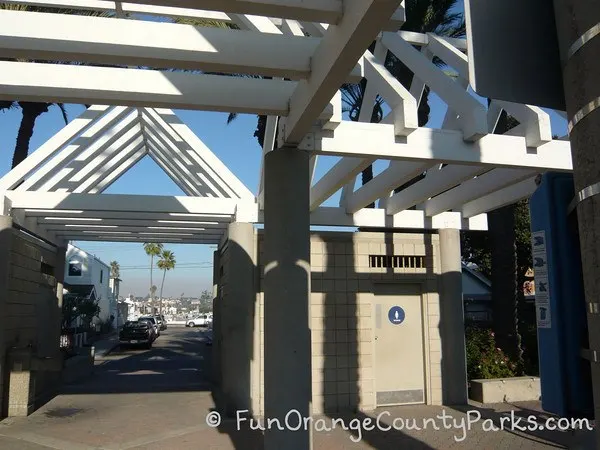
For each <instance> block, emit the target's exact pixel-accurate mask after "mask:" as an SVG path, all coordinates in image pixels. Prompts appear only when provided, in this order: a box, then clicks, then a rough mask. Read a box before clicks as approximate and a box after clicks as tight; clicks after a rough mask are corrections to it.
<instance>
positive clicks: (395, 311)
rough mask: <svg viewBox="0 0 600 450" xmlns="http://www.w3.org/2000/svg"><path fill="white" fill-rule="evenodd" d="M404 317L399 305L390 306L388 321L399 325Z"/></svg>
mask: <svg viewBox="0 0 600 450" xmlns="http://www.w3.org/2000/svg"><path fill="white" fill-rule="evenodd" d="M404 317H405V314H404V310H403V309H402V308H400V307H399V306H392V307H391V308H390V311H389V312H388V319H390V322H392V323H393V324H394V325H400V324H401V323H402V322H404Z"/></svg>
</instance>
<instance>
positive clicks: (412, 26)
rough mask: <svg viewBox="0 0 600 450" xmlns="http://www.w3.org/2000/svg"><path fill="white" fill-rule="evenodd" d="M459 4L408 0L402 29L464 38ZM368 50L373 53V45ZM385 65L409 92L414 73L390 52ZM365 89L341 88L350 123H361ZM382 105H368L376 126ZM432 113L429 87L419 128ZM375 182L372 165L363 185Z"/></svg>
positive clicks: (453, 0) (450, 0)
mask: <svg viewBox="0 0 600 450" xmlns="http://www.w3.org/2000/svg"><path fill="white" fill-rule="evenodd" d="M457 3H458V0H406V22H405V23H404V24H403V25H402V27H401V28H400V29H401V30H403V31H413V32H418V33H435V34H437V35H439V36H447V37H454V38H460V37H464V36H465V34H466V26H465V21H464V17H463V14H462V13H461V12H457V11H455V8H456V6H457ZM369 50H370V51H371V52H373V50H374V45H373V44H372V45H371V47H370V49H369ZM434 63H436V64H437V65H439V66H441V65H443V63H442V62H441V61H440V60H439V59H437V58H436V59H434ZM385 66H386V68H387V69H388V70H389V71H390V73H391V74H392V75H394V77H395V78H396V79H397V80H398V81H400V83H402V85H403V86H404V87H406V88H407V89H410V85H411V83H412V80H413V76H414V75H413V73H412V71H411V70H410V69H408V67H406V66H405V65H404V64H403V63H402V62H401V61H400V60H399V59H398V58H397V57H396V56H395V55H394V54H392V53H391V52H387V56H386V58H385ZM366 86H367V81H366V80H364V79H363V80H362V81H361V83H359V84H344V85H343V86H342V102H343V109H344V111H345V112H347V113H348V114H349V117H350V120H355V121H356V120H358V116H359V114H360V110H361V108H362V106H363V105H362V101H363V95H364V92H365V89H366ZM382 103H383V100H382V99H381V98H380V97H378V98H377V99H376V103H375V104H374V105H372V106H371V105H367V106H368V107H373V113H372V114H371V122H375V123H377V122H380V121H381V120H382V119H383V110H382V108H381V105H382ZM429 112H430V107H429V87H427V86H426V87H425V90H424V92H423V96H422V98H421V101H420V103H419V110H418V116H419V126H420V127H422V126H425V125H426V124H427V122H428V121H429ZM423 176H424V174H422V175H419V176H418V177H416V178H415V179H414V180H411V181H409V182H408V183H406V184H405V185H403V186H400V187H398V188H396V189H395V190H394V192H399V191H400V190H402V189H404V188H405V187H407V186H408V185H410V184H412V183H414V182H416V181H418V180H419V179H421V178H422V177H423ZM372 179H373V166H369V167H367V168H366V169H365V170H364V171H363V172H362V184H363V185H364V184H366V183H368V182H369V181H371V180H372ZM374 206H375V205H374V204H371V205H369V207H371V208H373V207H374Z"/></svg>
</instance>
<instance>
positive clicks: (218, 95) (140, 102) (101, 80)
mask: <svg viewBox="0 0 600 450" xmlns="http://www.w3.org/2000/svg"><path fill="white" fill-rule="evenodd" d="M296 85H297V83H296V82H294V81H279V80H265V79H255V78H239V77H227V76H220V75H197V74H190V73H178V72H161V71H156V70H139V69H120V68H112V67H87V66H71V65H64V64H63V65H61V64H39V63H26V62H12V61H0V98H1V99H5V100H21V101H43V102H62V103H79V104H89V103H101V104H111V105H125V106H151V107H159V108H160V107H174V108H180V109H204V110H208V111H221V112H240V113H250V114H266V115H287V114H288V101H289V98H290V96H291V94H292V93H293V91H294V89H295V87H296ZM223 92H227V95H223ZM317 115H318V114H317Z"/></svg>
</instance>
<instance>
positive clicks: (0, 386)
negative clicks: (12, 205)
mask: <svg viewBox="0 0 600 450" xmlns="http://www.w3.org/2000/svg"><path fill="white" fill-rule="evenodd" d="M11 244H12V218H11V217H8V216H0V255H2V256H1V257H0V317H8V311H7V308H8V306H7V302H6V299H7V297H8V291H9V286H8V282H9V271H10V258H9V257H8V256H9V255H10V252H11ZM5 332H6V330H5V327H3V326H0V418H2V417H4V416H6V415H7V412H8V407H7V402H8V399H7V398H4V392H6V389H5V386H6V385H7V383H8V382H9V380H8V369H7V367H6V336H5Z"/></svg>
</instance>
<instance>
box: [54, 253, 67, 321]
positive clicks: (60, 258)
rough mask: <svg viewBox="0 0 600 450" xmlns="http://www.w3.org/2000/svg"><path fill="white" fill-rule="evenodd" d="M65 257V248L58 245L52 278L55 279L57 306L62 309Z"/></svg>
mask: <svg viewBox="0 0 600 450" xmlns="http://www.w3.org/2000/svg"><path fill="white" fill-rule="evenodd" d="M66 258H67V249H66V248H65V247H58V248H57V249H56V266H55V267H54V278H55V279H56V300H57V301H58V307H59V308H61V310H62V305H63V289H64V286H65V264H66Z"/></svg>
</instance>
